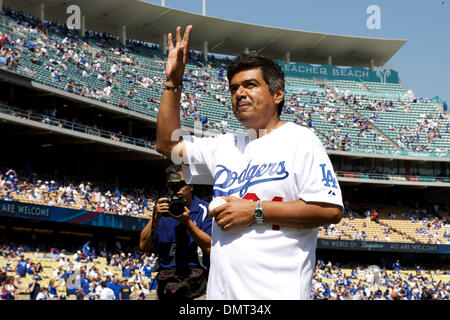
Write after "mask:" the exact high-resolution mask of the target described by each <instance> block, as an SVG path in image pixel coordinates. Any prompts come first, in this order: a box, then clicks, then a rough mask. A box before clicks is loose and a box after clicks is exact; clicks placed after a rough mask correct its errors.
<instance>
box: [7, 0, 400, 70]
mask: <svg viewBox="0 0 450 320" xmlns="http://www.w3.org/2000/svg"><path fill="white" fill-rule="evenodd" d="M41 4H43V5H44V6H43V12H44V18H45V19H46V20H51V21H57V22H59V23H66V20H67V18H68V17H69V14H68V13H67V11H66V10H67V7H68V6H69V5H72V4H76V5H78V6H79V7H80V9H81V15H84V16H85V27H86V29H89V30H95V31H102V32H108V33H111V34H114V35H119V34H120V32H121V30H123V29H122V26H126V36H127V37H128V38H131V39H136V40H142V41H147V42H151V43H157V44H159V43H161V39H162V36H163V35H164V34H167V33H169V32H174V31H175V28H176V27H177V26H178V25H180V26H182V27H185V26H187V25H189V24H192V25H193V26H194V29H193V31H192V35H191V48H192V49H194V50H199V51H201V50H203V48H204V43H205V41H206V42H207V44H208V45H207V46H208V51H209V52H211V53H218V54H225V55H232V56H235V55H238V54H240V53H242V52H244V50H245V49H247V48H248V50H250V51H256V52H259V53H261V54H264V55H267V56H269V57H271V58H275V59H280V60H286V53H287V52H289V56H290V61H297V62H308V63H313V64H326V63H328V57H331V58H332V64H333V65H339V66H362V67H368V66H370V65H371V61H372V65H373V66H382V65H384V64H385V63H386V62H387V61H389V59H390V58H391V57H392V56H393V55H394V54H395V53H396V52H397V51H398V50H399V49H400V48H401V47H402V46H403V45H404V44H405V43H406V40H394V39H376V38H362V37H352V36H343V35H333V34H325V33H317V32H307V31H298V30H289V29H282V28H273V27H267V26H261V25H253V24H248V23H241V22H235V21H230V20H225V19H219V18H213V17H208V16H203V15H199V14H195V13H189V12H185V11H181V10H176V9H171V8H167V7H162V6H158V5H154V4H150V3H147V2H144V1H140V0H95V1H92V0H73V1H64V0H4V1H3V5H4V6H7V7H9V8H12V9H14V10H22V11H23V12H25V13H27V14H31V15H35V16H40V15H41V8H42V7H41Z"/></svg>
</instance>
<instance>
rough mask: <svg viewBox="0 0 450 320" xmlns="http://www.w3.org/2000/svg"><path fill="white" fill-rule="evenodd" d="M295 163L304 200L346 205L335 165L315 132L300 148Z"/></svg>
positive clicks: (298, 184) (300, 191) (297, 182)
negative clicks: (343, 201)
mask: <svg viewBox="0 0 450 320" xmlns="http://www.w3.org/2000/svg"><path fill="white" fill-rule="evenodd" d="M304 150H306V151H304ZM295 163H296V169H295V172H296V175H297V177H296V180H297V181H296V184H297V186H296V187H297V188H298V193H299V196H300V198H301V199H302V200H303V201H305V202H325V203H331V204H336V205H339V206H341V207H342V208H343V207H344V206H343V203H342V193H341V188H340V186H339V183H338V181H337V178H336V174H335V172H334V169H333V165H332V163H331V161H330V158H329V157H328V155H327V153H326V151H325V148H324V147H323V145H322V143H321V142H320V140H319V138H318V137H317V136H316V135H315V134H312V133H311V139H308V142H307V143H306V145H305V146H301V147H300V148H299V152H297V157H296V159H295Z"/></svg>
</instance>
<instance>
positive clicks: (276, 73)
mask: <svg viewBox="0 0 450 320" xmlns="http://www.w3.org/2000/svg"><path fill="white" fill-rule="evenodd" d="M257 68H260V69H261V70H262V73H263V78H264V81H265V82H266V83H267V85H268V86H269V91H270V93H271V94H273V93H274V91H275V89H277V88H282V89H283V90H284V72H283V70H282V69H281V67H280V65H279V64H278V63H276V62H275V61H273V60H272V59H270V58H267V57H265V56H260V55H258V54H255V53H244V54H241V55H239V56H237V57H236V58H235V59H234V60H233V61H232V62H231V63H230V64H229V65H228V69H227V78H228V83H231V79H233V77H234V75H235V74H236V73H239V72H241V71H245V70H251V69H257ZM283 106H284V99H283V100H282V101H281V102H280V103H279V104H278V116H280V115H281V111H282V110H283Z"/></svg>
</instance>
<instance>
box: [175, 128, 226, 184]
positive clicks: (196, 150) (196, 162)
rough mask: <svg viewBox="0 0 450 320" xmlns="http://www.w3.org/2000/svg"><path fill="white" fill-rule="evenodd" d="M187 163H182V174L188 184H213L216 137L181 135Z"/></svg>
mask: <svg viewBox="0 0 450 320" xmlns="http://www.w3.org/2000/svg"><path fill="white" fill-rule="evenodd" d="M182 138H183V141H184V146H185V148H186V153H187V159H188V164H187V165H186V164H183V166H182V167H183V174H184V179H185V180H186V183H188V184H211V185H212V184H213V183H214V177H213V172H214V166H215V158H214V154H215V149H216V146H217V140H218V139H217V138H213V137H211V138H210V137H208V138H199V137H195V136H192V135H186V136H183V137H182Z"/></svg>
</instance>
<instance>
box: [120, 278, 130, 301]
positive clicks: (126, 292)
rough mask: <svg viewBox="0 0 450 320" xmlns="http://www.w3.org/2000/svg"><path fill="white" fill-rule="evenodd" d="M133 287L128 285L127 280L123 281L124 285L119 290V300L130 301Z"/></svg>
mask: <svg viewBox="0 0 450 320" xmlns="http://www.w3.org/2000/svg"><path fill="white" fill-rule="evenodd" d="M131 293H132V292H131V287H130V286H129V285H128V280H127V279H122V285H121V286H120V289H119V300H130V297H131Z"/></svg>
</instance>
